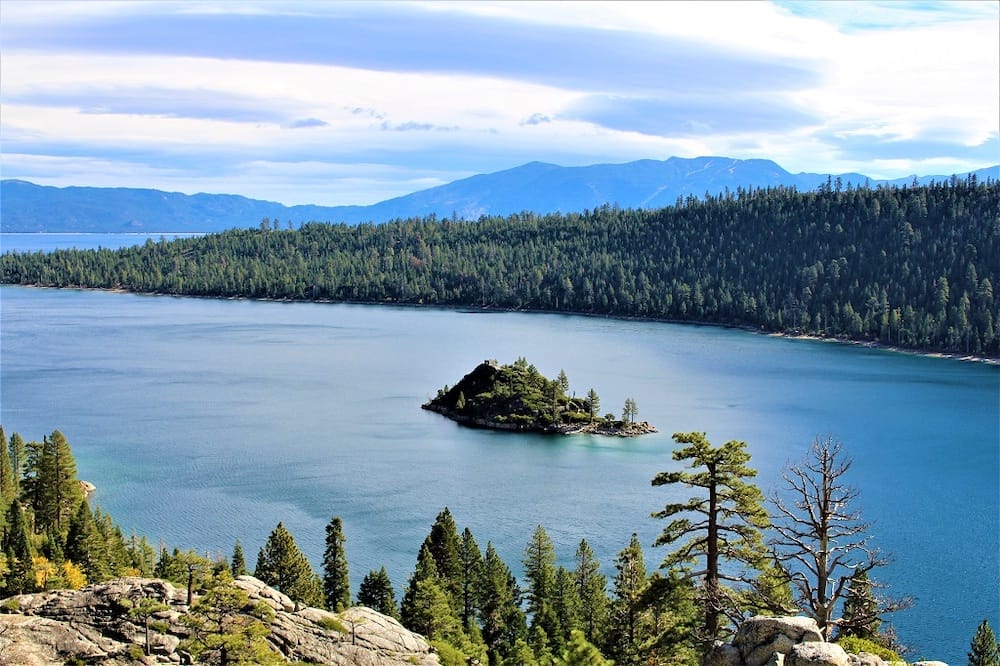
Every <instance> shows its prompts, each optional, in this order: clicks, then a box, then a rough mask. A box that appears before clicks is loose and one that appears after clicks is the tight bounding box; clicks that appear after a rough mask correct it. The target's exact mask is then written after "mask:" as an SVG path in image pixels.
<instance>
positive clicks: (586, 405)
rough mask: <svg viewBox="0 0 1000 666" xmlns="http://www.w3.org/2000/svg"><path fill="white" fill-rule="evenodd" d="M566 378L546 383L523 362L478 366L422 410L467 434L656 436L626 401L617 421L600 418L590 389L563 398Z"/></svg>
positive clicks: (629, 400)
mask: <svg viewBox="0 0 1000 666" xmlns="http://www.w3.org/2000/svg"><path fill="white" fill-rule="evenodd" d="M568 391H569V380H568V378H567V377H566V373H565V372H563V371H562V370H560V371H559V377H558V378H556V379H548V378H546V377H545V376H544V375H542V374H541V373H540V372H539V371H538V369H537V368H535V366H534V365H532V364H530V363H528V361H527V360H526V359H524V358H523V357H522V358H519V359H518V360H517V361H516V362H515V363H514V364H512V365H500V364H499V363H498V362H497V361H495V360H488V361H483V362H482V363H480V364H479V365H478V366H476V368H475V369H474V370H473V371H472V372H470V373H469V374H467V375H465V377H463V378H462V379H461V381H459V382H458V383H457V384H455V386H453V387H450V388H449V387H448V386H445V387H444V388H442V389H440V390H438V393H437V396H436V397H434V398H433V399H431V400H429V401H427V402H426V403H424V404H423V405H422V407H423V409H427V410H430V411H432V412H437V413H438V414H442V415H444V416H447V417H448V418H450V419H452V420H453V421H456V422H457V423H460V424H461V425H465V426H469V427H472V428H488V429H491V430H508V431H515V432H538V433H545V434H562V435H572V434H579V433H589V434H594V435H608V436H614V437H636V436H639V435H645V434H647V433H651V432H656V428H654V427H653V426H652V425H650V424H649V423H647V422H646V421H637V420H636V416H637V415H638V413H639V409H638V407H637V406H636V403H635V400H633V399H632V398H627V399H626V400H625V406H624V407H623V409H622V416H621V418H620V419H616V418H615V416H614V414H610V413H608V414H604V415H603V416H601V415H600V413H599V412H600V409H601V402H600V399H599V398H598V395H597V392H596V391H595V390H594V389H590V390H589V391H587V395H586V396H585V397H583V398H578V397H576V395H575V394H574V395H568Z"/></svg>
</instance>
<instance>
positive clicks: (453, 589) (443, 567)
mask: <svg viewBox="0 0 1000 666" xmlns="http://www.w3.org/2000/svg"><path fill="white" fill-rule="evenodd" d="M424 544H426V546H427V548H428V549H429V550H430V553H431V556H432V557H433V558H434V565H435V568H436V569H437V573H438V576H439V578H440V582H439V584H440V585H441V589H443V590H444V591H445V592H447V593H448V598H449V599H451V602H452V606H453V607H454V608H455V609H456V611H461V610H462V609H463V606H464V600H463V580H462V578H463V571H462V560H461V550H462V541H461V539H460V538H459V536H458V527H457V526H456V525H455V519H454V518H453V517H452V515H451V511H450V510H449V509H448V507H445V508H444V509H443V510H442V511H441V512H440V513H438V515H437V518H435V519H434V524H433V525H432V526H431V531H430V534H428V535H427V538H426V539H425V540H424Z"/></svg>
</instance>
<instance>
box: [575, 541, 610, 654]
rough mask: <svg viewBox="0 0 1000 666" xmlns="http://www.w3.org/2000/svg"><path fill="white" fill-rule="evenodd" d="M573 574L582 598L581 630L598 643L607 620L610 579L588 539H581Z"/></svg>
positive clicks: (590, 640)
mask: <svg viewBox="0 0 1000 666" xmlns="http://www.w3.org/2000/svg"><path fill="white" fill-rule="evenodd" d="M573 576H574V582H575V585H576V593H577V596H578V597H579V599H580V625H581V630H582V631H583V635H584V638H586V639H587V640H588V641H589V642H591V643H594V644H595V645H596V644H597V643H598V642H599V641H600V637H601V632H602V630H603V628H604V625H605V623H606V620H607V612H608V592H607V588H608V579H607V578H606V577H605V576H604V574H602V573H601V563H600V562H598V561H597V558H596V557H595V556H594V551H593V550H591V548H590V544H588V543H587V540H586V539H581V540H580V545H579V546H577V549H576V569H575V571H574V572H573Z"/></svg>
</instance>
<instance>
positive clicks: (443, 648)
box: [429, 640, 467, 666]
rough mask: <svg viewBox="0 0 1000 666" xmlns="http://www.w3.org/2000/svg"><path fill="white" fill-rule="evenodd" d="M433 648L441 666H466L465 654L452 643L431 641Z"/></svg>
mask: <svg viewBox="0 0 1000 666" xmlns="http://www.w3.org/2000/svg"><path fill="white" fill-rule="evenodd" d="M429 642H430V644H431V647H433V648H434V651H435V652H437V656H438V659H439V660H440V661H441V666H466V663H467V662H466V656H465V653H464V652H462V651H461V650H459V649H458V648H456V647H455V646H453V645H452V644H451V643H447V642H445V641H441V640H436V641H429Z"/></svg>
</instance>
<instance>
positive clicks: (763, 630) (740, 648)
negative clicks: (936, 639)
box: [705, 616, 947, 666]
mask: <svg viewBox="0 0 1000 666" xmlns="http://www.w3.org/2000/svg"><path fill="white" fill-rule="evenodd" d="M705 664H706V666H889V665H888V663H887V662H885V661H884V660H883V659H882V658H881V657H879V656H877V655H874V654H870V653H868V652H862V653H861V654H848V653H846V652H844V649H843V648H842V647H840V646H839V645H837V644H836V643H827V642H825V641H824V640H823V635H822V633H820V630H819V627H818V626H817V625H816V621H815V620H813V619H812V618H808V617H763V616H758V617H753V618H750V619H749V620H747V621H745V622H744V623H743V624H742V625H740V628H739V630H738V631H737V632H736V636H734V637H733V642H732V643H731V644H728V645H718V646H716V648H715V650H714V651H713V652H712V653H711V654H710V655H709V657H708V659H707V660H706V662H705ZM913 666H947V665H946V664H943V663H941V662H917V663H916V664H914V665H913Z"/></svg>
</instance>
